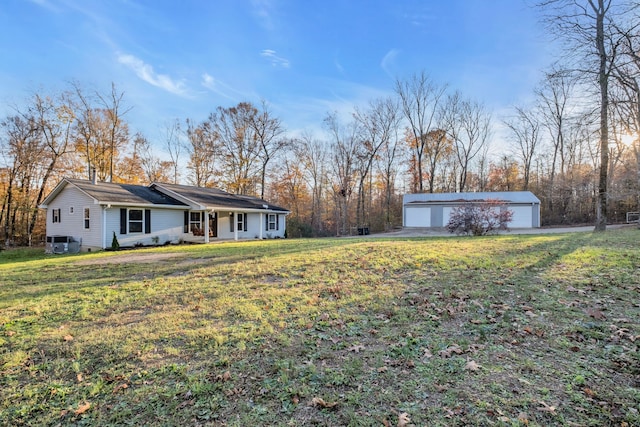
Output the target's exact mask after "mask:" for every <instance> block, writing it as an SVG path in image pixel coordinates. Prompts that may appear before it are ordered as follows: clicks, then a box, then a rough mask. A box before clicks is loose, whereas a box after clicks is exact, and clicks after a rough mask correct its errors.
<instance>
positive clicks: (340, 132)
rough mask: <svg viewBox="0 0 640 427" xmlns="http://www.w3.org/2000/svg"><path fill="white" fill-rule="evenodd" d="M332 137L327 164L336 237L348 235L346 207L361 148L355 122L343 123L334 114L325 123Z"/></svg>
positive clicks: (349, 199) (347, 211)
mask: <svg viewBox="0 0 640 427" xmlns="http://www.w3.org/2000/svg"><path fill="white" fill-rule="evenodd" d="M324 124H325V127H326V129H327V131H328V133H329V135H330V137H331V154H330V159H329V161H330V162H331V168H332V172H333V179H334V182H333V185H332V190H333V194H334V198H335V201H336V225H337V230H336V232H337V234H338V235H342V234H347V233H348V224H349V206H350V202H351V196H352V195H353V187H354V185H355V178H356V163H357V159H358V156H359V150H360V148H361V144H360V139H359V136H358V135H359V129H358V123H357V122H356V121H352V122H349V123H347V124H346V125H345V124H342V123H341V122H340V120H339V119H338V117H337V114H336V113H332V114H328V115H327V117H326V118H325V120H324Z"/></svg>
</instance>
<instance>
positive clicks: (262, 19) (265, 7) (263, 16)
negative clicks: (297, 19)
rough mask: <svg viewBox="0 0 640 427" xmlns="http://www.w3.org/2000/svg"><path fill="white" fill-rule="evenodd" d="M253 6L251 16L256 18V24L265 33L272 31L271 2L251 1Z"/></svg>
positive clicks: (273, 26)
mask: <svg viewBox="0 0 640 427" xmlns="http://www.w3.org/2000/svg"><path fill="white" fill-rule="evenodd" d="M251 5H252V6H253V9H252V10H253V14H254V15H255V16H256V17H257V19H258V22H259V23H260V25H261V26H262V28H264V29H265V30H267V31H273V30H274V28H275V25H274V24H273V18H272V15H273V12H272V10H273V4H272V2H271V0H251Z"/></svg>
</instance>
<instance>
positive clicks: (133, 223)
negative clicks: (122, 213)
mask: <svg viewBox="0 0 640 427" xmlns="http://www.w3.org/2000/svg"><path fill="white" fill-rule="evenodd" d="M142 218H143V216H142V209H129V233H142V221H143V220H142Z"/></svg>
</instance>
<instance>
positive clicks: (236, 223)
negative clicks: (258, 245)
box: [231, 212, 238, 240]
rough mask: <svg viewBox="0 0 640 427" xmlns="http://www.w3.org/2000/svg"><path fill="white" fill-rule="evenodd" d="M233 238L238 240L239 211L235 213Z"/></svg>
mask: <svg viewBox="0 0 640 427" xmlns="http://www.w3.org/2000/svg"><path fill="white" fill-rule="evenodd" d="M231 221H233V222H234V224H233V240H238V212H234V213H233V219H232V220H231Z"/></svg>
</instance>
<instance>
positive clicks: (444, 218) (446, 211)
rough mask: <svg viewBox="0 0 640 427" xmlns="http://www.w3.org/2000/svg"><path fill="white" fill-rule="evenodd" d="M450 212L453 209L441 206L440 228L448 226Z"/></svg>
mask: <svg viewBox="0 0 640 427" xmlns="http://www.w3.org/2000/svg"><path fill="white" fill-rule="evenodd" d="M451 211H453V208H452V207H451V206H443V207H442V226H443V227H446V226H447V224H449V220H450V219H451Z"/></svg>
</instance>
